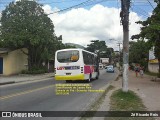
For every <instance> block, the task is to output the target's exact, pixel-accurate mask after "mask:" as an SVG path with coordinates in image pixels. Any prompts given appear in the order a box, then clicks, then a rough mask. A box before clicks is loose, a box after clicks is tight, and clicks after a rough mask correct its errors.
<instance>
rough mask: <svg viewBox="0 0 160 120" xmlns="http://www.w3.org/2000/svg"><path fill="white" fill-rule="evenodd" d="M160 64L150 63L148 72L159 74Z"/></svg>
mask: <svg viewBox="0 0 160 120" xmlns="http://www.w3.org/2000/svg"><path fill="white" fill-rule="evenodd" d="M158 69H159V66H158V63H148V70H149V72H153V73H158Z"/></svg>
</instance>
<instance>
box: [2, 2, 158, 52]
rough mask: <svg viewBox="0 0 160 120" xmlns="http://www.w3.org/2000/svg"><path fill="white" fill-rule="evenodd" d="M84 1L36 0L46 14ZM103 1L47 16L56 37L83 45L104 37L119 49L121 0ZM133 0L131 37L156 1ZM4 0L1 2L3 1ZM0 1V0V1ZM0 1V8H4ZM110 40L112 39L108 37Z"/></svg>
mask: <svg viewBox="0 0 160 120" xmlns="http://www.w3.org/2000/svg"><path fill="white" fill-rule="evenodd" d="M2 1H3V0H2ZM7 1H11V0H7ZM85 1H86V0H39V2H40V3H43V4H44V6H43V9H44V11H45V13H47V14H48V13H53V12H55V11H57V10H62V9H64V8H68V7H70V6H73V5H76V4H79V3H82V2H85ZM91 1H104V0H91ZM105 1H106V2H102V3H98V4H92V5H89V6H82V7H80V8H73V9H71V10H68V11H65V12H60V13H55V14H51V15H49V17H50V18H51V20H52V21H53V24H54V26H55V33H56V35H57V36H59V35H62V37H63V43H76V44H80V45H83V46H86V45H87V44H89V43H90V41H91V40H104V41H106V45H107V46H108V47H113V48H114V50H118V46H117V43H118V42H121V43H122V40H123V38H122V36H123V34H122V33H123V31H122V25H120V17H119V13H120V6H121V5H120V0H105ZM151 1H152V2H151V3H152V5H150V4H149V3H148V2H147V0H138V1H137V2H136V0H134V2H132V3H131V9H130V16H129V17H130V19H129V23H130V25H129V32H130V37H131V36H132V35H134V34H138V33H139V32H140V26H139V25H137V24H135V22H136V21H139V20H145V19H146V18H147V16H149V14H151V12H152V10H153V8H152V6H153V7H155V4H154V3H153V0H151ZM3 2H4V1H3ZM0 4H1V2H0ZM4 5H5V4H4V3H3V7H2V4H1V9H0V10H3V9H4ZM110 39H112V40H110Z"/></svg>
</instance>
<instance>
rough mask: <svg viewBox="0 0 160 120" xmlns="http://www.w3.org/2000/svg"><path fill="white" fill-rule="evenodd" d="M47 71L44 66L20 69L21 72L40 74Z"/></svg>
mask: <svg viewBox="0 0 160 120" xmlns="http://www.w3.org/2000/svg"><path fill="white" fill-rule="evenodd" d="M46 72H48V70H47V68H46V67H32V68H31V69H30V70H29V71H28V70H22V72H21V73H22V74H42V73H46Z"/></svg>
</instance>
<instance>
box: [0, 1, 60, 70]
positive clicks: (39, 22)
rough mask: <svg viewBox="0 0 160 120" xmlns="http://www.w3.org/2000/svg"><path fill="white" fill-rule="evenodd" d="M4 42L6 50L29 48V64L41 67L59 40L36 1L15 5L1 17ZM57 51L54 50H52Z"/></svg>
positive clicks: (10, 6)
mask: <svg viewBox="0 0 160 120" xmlns="http://www.w3.org/2000/svg"><path fill="white" fill-rule="evenodd" d="M0 22H1V43H2V44H3V46H4V47H8V48H12V49H17V48H27V49H28V53H25V52H24V51H23V52H24V53H25V54H27V55H28V61H29V63H28V65H29V68H31V66H41V63H42V61H43V60H44V59H47V57H48V56H49V55H48V54H49V53H50V51H51V50H54V49H55V48H54V45H55V42H56V41H57V39H56V36H55V34H54V25H53V23H52V21H51V19H50V18H49V17H48V16H47V15H46V14H45V13H44V10H43V9H42V5H40V4H38V3H37V2H35V1H28V0H21V1H17V2H11V3H10V4H9V5H8V6H7V7H6V9H5V10H3V11H2V17H1V21H0ZM52 52H53V51H52Z"/></svg>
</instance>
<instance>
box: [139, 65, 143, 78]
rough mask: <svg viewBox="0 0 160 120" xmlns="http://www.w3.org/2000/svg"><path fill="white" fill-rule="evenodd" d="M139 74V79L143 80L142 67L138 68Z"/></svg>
mask: <svg viewBox="0 0 160 120" xmlns="http://www.w3.org/2000/svg"><path fill="white" fill-rule="evenodd" d="M139 74H140V76H141V78H143V74H144V72H143V67H142V66H141V67H140V70H139Z"/></svg>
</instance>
